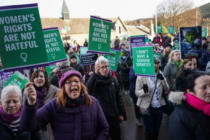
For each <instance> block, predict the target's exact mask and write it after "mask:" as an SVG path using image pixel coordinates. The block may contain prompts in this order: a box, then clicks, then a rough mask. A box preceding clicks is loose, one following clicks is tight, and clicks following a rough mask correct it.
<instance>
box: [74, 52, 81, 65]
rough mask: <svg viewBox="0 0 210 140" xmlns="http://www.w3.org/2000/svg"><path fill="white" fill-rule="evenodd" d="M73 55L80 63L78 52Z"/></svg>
mask: <svg viewBox="0 0 210 140" xmlns="http://www.w3.org/2000/svg"><path fill="white" fill-rule="evenodd" d="M75 56H76V58H77V62H78V63H80V62H81V60H80V58H79V55H78V54H75Z"/></svg>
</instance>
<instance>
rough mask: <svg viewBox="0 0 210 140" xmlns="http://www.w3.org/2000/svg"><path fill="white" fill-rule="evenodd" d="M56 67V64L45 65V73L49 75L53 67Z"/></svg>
mask: <svg viewBox="0 0 210 140" xmlns="http://www.w3.org/2000/svg"><path fill="white" fill-rule="evenodd" d="M55 68H56V65H51V66H47V67H46V71H47V75H48V76H49V75H50V73H51V72H52V71H53V69H55Z"/></svg>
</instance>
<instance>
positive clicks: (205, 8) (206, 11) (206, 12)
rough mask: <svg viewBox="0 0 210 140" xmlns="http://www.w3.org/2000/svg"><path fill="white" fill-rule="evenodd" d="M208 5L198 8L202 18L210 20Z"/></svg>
mask: <svg viewBox="0 0 210 140" xmlns="http://www.w3.org/2000/svg"><path fill="white" fill-rule="evenodd" d="M209 9H210V3H207V4H204V5H202V6H200V12H201V17H202V18H210V10H209Z"/></svg>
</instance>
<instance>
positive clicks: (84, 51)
mask: <svg viewBox="0 0 210 140" xmlns="http://www.w3.org/2000/svg"><path fill="white" fill-rule="evenodd" d="M79 51H80V55H82V54H87V51H88V48H87V47H81V48H80V49H79Z"/></svg>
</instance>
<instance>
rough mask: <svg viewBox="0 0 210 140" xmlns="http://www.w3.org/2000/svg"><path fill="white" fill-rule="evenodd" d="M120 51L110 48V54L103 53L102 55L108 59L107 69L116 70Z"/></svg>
mask: <svg viewBox="0 0 210 140" xmlns="http://www.w3.org/2000/svg"><path fill="white" fill-rule="evenodd" d="M120 53H121V52H120V51H119V50H114V49H110V54H109V55H104V57H105V58H106V59H108V61H109V70H112V71H117V66H118V62H119V58H120Z"/></svg>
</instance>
